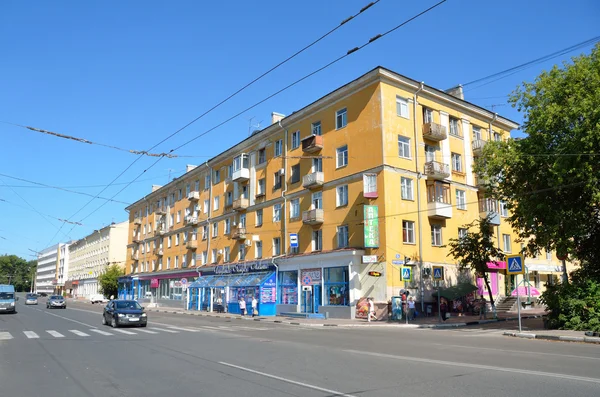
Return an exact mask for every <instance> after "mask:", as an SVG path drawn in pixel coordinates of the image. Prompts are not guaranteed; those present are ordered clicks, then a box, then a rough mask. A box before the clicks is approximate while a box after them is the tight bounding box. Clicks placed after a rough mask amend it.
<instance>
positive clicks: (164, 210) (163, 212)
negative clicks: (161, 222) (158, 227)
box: [156, 207, 167, 215]
mask: <svg viewBox="0 0 600 397" xmlns="http://www.w3.org/2000/svg"><path fill="white" fill-rule="evenodd" d="M166 214H167V207H158V208H157V209H156V215H166Z"/></svg>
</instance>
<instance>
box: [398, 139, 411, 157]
mask: <svg viewBox="0 0 600 397" xmlns="http://www.w3.org/2000/svg"><path fill="white" fill-rule="evenodd" d="M398 156H400V157H402V158H405V159H409V158H410V138H407V137H405V136H401V135H398Z"/></svg>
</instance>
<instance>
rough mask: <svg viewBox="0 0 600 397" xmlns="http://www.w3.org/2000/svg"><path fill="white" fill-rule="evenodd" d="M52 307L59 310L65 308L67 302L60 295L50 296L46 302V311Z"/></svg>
mask: <svg viewBox="0 0 600 397" xmlns="http://www.w3.org/2000/svg"><path fill="white" fill-rule="evenodd" d="M54 307H59V308H61V309H66V308H67V301H66V300H65V298H64V297H62V296H60V295H51V296H50V298H48V300H47V301H46V309H51V308H54Z"/></svg>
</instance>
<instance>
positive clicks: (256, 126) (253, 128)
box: [248, 117, 263, 136]
mask: <svg viewBox="0 0 600 397" xmlns="http://www.w3.org/2000/svg"><path fill="white" fill-rule="evenodd" d="M254 119H255V117H250V118H249V119H248V136H250V135H254V133H255V132H257V131H260V123H262V122H263V120H261V121H259V122H258V123H256V124H252V120H254Z"/></svg>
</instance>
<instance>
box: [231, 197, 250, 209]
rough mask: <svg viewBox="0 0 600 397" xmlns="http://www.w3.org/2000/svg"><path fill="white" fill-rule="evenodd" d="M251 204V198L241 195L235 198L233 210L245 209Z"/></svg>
mask: <svg viewBox="0 0 600 397" xmlns="http://www.w3.org/2000/svg"><path fill="white" fill-rule="evenodd" d="M249 204H250V200H248V199H247V198H244V197H240V198H238V199H237V200H233V210H234V211H239V210H245V209H246V208H248V205H249Z"/></svg>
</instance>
